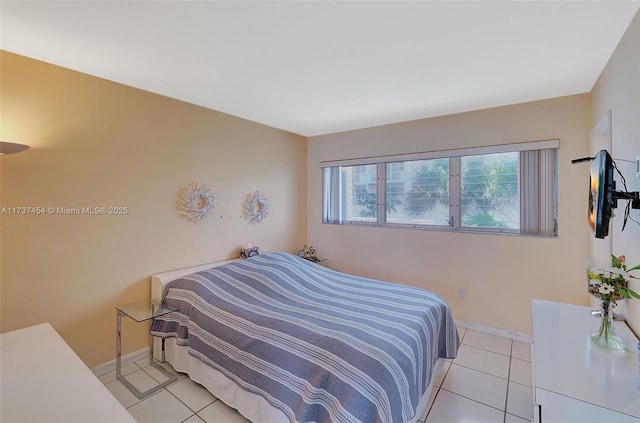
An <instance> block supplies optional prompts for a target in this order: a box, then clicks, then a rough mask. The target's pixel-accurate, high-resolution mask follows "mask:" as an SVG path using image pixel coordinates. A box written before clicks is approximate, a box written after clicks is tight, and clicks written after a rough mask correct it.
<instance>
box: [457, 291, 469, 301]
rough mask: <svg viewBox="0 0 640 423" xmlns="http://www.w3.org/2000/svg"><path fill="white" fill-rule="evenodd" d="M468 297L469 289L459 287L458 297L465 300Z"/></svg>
mask: <svg viewBox="0 0 640 423" xmlns="http://www.w3.org/2000/svg"><path fill="white" fill-rule="evenodd" d="M466 297H467V291H465V290H464V289H462V288H460V289H458V298H461V299H463V300H464V299H465V298H466Z"/></svg>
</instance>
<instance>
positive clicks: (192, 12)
mask: <svg viewBox="0 0 640 423" xmlns="http://www.w3.org/2000/svg"><path fill="white" fill-rule="evenodd" d="M639 7H640V2H639V1H624V2H612V1H587V2H582V1H568V2H553V1H540V2H538V1H525V2H510V1H497V2H485V1H467V2H460V1H441V2H433V1H422V2H420V1H414V2H400V1H389V2H381V1H355V2H346V1H339V2H327V1H288V2H272V1H258V2H244V1H233V2H220V1H204V2H202V1H201V2H191V1H158V2H149V1H139V2H137V1H136V2H134V1H128V2H114V1H100V2H97V1H93V2H79V1H41V2H34V1H16V2H7V1H5V0H2V2H1V3H0V24H1V32H0V35H1V39H0V47H1V48H2V49H3V50H7V51H10V52H14V53H17V54H21V55H24V56H29V57H32V58H35V59H39V60H43V61H45V62H49V63H53V64H56V65H60V66H64V67H67V68H70V69H74V70H78V71H81V72H85V73H88V74H91V75H95V76H99V77H102V78H106V79H109V80H112V81H116V82H119V83H122V84H126V85H130V86H133V87H137V88H141V89H145V90H148V91H151V92H154V93H159V94H163V95H166V96H169V97H173V98H176V99H180V100H184V101H187V102H190V103H194V104H197V105H201V106H204V107H208V108H211V109H214V110H218V111H221V112H225V113H228V114H231V115H235V116H239V117H242V118H246V119H249V120H252V121H256V122H260V123H263V124H266V125H270V126H273V127H276V128H281V129H284V130H287V131H291V132H294V133H297V134H301V135H305V136H313V135H319V134H326V133H331V132H338V131H344V130H350V129H357V128H363V127H369V126H376V125H382V124H388V123H394V122H401V121H407V120H412V119H419V118H424V117H431V116H437V115H444V114H450V113H457V112H462V111H468V110H475V109H482V108H487V107H494V106H500V105H507V104H514V103H521V102H527V101H533V100H539V99H544V98H551V97H558V96H564V95H571V94H577V93H583V92H589V91H590V90H591V89H592V87H593V85H594V83H595V81H596V80H597V78H598V76H599V75H600V73H601V71H602V69H603V68H604V66H605V65H606V63H607V60H608V59H609V57H610V56H611V54H612V53H613V51H614V49H615V47H616V45H617V44H618V42H619V41H620V39H621V37H622V35H623V33H624V31H625V30H626V28H627V26H628V25H629V23H630V22H631V19H632V18H633V16H634V15H635V13H636V12H637V10H638V8H639Z"/></svg>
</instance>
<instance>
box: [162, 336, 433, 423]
mask: <svg viewBox="0 0 640 423" xmlns="http://www.w3.org/2000/svg"><path fill="white" fill-rule="evenodd" d="M165 355H166V360H167V361H168V362H169V363H170V364H171V365H172V366H173V368H174V369H175V370H177V371H179V372H182V373H186V374H188V375H189V377H190V378H191V380H193V381H194V382H197V383H199V384H200V385H202V386H204V387H205V388H207V390H208V391H209V392H211V393H212V394H213V395H214V396H215V397H216V398H218V399H220V400H222V402H224V403H225V404H227V405H228V406H229V407H231V408H235V409H236V410H238V412H239V413H240V414H242V415H243V416H244V417H246V418H247V419H249V420H251V421H252V422H258V423H262V422H269V423H289V419H288V418H287V417H286V416H285V414H284V413H283V412H282V411H280V410H279V409H277V408H275V407H273V406H271V404H269V403H268V402H267V401H266V400H265V399H264V398H262V397H261V396H260V395H256V394H253V393H251V392H247V391H245V390H244V389H241V388H240V387H239V386H238V385H236V384H235V383H234V382H232V381H231V380H230V379H229V378H227V377H226V376H225V375H223V374H222V373H220V372H219V371H217V370H215V369H214V368H212V367H210V366H208V365H207V364H205V363H203V362H202V361H200V360H199V359H197V358H195V357H193V356H191V355H190V354H189V353H188V347H183V346H179V345H177V344H176V339H175V338H168V339H167V340H166V342H165ZM444 361H445V360H444V359H443V358H440V359H438V361H437V362H436V365H435V367H434V369H433V376H432V377H431V383H430V384H429V387H428V389H427V391H426V392H425V394H424V395H423V396H422V398H421V399H420V402H419V403H418V410H417V413H416V415H415V417H414V418H413V419H411V420H409V421H408V422H407V423H416V422H417V421H418V419H419V418H421V417H423V415H424V414H425V412H426V410H427V407H428V405H429V397H430V396H431V388H433V381H434V380H435V379H436V376H437V375H439V374H440V372H441V371H442V367H443V364H444Z"/></svg>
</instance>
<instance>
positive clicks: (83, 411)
mask: <svg viewBox="0 0 640 423" xmlns="http://www.w3.org/2000/svg"><path fill="white" fill-rule="evenodd" d="M0 421H2V422H11V423H16V422H64V423H73V422H81V423H86V422H93V423H98V422H118V423H126V422H135V420H134V419H133V417H131V415H130V414H129V412H127V410H125V408H124V407H123V406H122V405H121V404H120V403H119V402H118V400H116V398H115V397H114V396H113V395H111V392H109V391H108V390H107V388H105V387H104V385H103V384H102V383H101V382H100V381H99V380H98V378H96V377H95V375H94V374H93V373H92V372H91V370H89V368H88V367H87V366H86V365H85V364H84V363H83V362H82V360H80V358H79V357H78V356H77V355H76V354H75V353H74V352H73V350H72V349H71V348H70V347H69V345H67V343H66V342H64V340H63V339H62V338H61V337H60V335H58V333H57V332H56V331H55V330H54V329H53V328H52V327H51V325H50V324H48V323H43V324H41V325H37V326H32V327H29V328H25V329H21V330H17V331H13V332H8V333H5V334H2V335H0Z"/></svg>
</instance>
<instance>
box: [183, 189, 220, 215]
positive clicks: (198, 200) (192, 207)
mask: <svg viewBox="0 0 640 423" xmlns="http://www.w3.org/2000/svg"><path fill="white" fill-rule="evenodd" d="M215 199H216V197H215V195H213V192H212V190H211V188H209V186H208V185H207V184H201V183H200V182H192V183H190V184H189V185H188V186H186V187H184V188H181V189H180V192H179V194H178V208H179V209H180V211H181V212H182V216H184V217H185V218H186V219H188V220H191V221H192V222H199V221H200V220H201V219H203V218H204V219H205V220H206V221H207V222H208V221H209V219H210V218H211V215H212V213H213V208H214V203H215Z"/></svg>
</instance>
